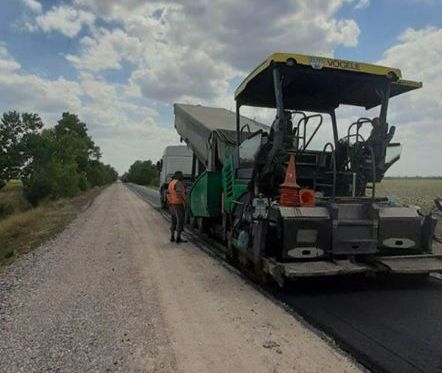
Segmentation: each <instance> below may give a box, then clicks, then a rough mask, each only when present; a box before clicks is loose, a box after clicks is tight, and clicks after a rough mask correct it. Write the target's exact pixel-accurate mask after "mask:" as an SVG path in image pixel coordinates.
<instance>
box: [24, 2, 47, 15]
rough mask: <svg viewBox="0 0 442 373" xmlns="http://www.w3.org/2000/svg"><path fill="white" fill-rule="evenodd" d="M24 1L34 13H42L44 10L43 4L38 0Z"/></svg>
mask: <svg viewBox="0 0 442 373" xmlns="http://www.w3.org/2000/svg"><path fill="white" fill-rule="evenodd" d="M23 3H24V4H25V6H26V7H27V8H29V9H30V10H32V11H33V12H34V13H41V11H42V6H41V4H40V3H39V2H38V1H37V0H23Z"/></svg>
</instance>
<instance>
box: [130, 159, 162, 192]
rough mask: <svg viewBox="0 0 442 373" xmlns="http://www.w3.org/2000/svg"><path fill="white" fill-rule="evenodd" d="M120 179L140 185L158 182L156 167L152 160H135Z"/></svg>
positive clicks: (157, 183) (156, 184)
mask: <svg viewBox="0 0 442 373" xmlns="http://www.w3.org/2000/svg"><path fill="white" fill-rule="evenodd" d="M121 180H122V181H123V182H130V183H135V184H140V185H155V186H158V185H159V183H160V181H159V180H160V179H159V172H158V167H157V166H156V165H155V164H153V163H152V161H150V160H148V161H135V162H134V163H133V164H132V165H131V166H130V168H129V171H128V172H126V173H125V174H124V175H123V176H122V178H121Z"/></svg>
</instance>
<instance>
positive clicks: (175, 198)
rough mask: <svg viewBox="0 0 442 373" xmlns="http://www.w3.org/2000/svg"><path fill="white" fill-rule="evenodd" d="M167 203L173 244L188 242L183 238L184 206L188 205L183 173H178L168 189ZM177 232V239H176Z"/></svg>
mask: <svg viewBox="0 0 442 373" xmlns="http://www.w3.org/2000/svg"><path fill="white" fill-rule="evenodd" d="M167 201H168V203H169V210H170V216H171V217H172V223H171V226H170V241H171V242H176V243H180V242H186V241H185V240H183V239H182V238H181V233H182V232H183V226H184V212H185V211H184V206H185V204H186V186H185V185H184V183H183V173H182V172H181V171H176V172H175V174H174V175H173V178H172V180H171V181H170V183H169V186H168V188H167ZM175 231H176V234H177V236H176V239H175Z"/></svg>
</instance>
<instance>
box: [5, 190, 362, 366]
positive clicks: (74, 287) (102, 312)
mask: <svg viewBox="0 0 442 373" xmlns="http://www.w3.org/2000/svg"><path fill="white" fill-rule="evenodd" d="M0 330H1V338H0V351H2V352H1V353H0V371H1V372H19V371H23V372H32V371H48V370H51V371H63V372H66V371H68V372H79V371H81V372H89V371H98V372H102V371H122V372H129V371H130V372H354V371H359V368H358V366H356V365H355V364H354V363H353V362H352V361H351V360H350V359H349V358H348V357H346V356H344V355H343V354H342V353H341V352H339V351H338V350H336V349H334V348H333V347H332V346H331V345H330V344H328V343H326V342H324V341H323V340H322V339H321V338H320V337H319V336H318V335H316V334H315V333H314V332H312V331H311V330H310V329H308V328H306V327H305V326H304V325H302V324H301V323H300V322H298V321H297V320H296V319H294V318H293V317H292V316H291V315H289V314H288V313H286V312H285V311H284V310H283V309H282V308H280V307H279V306H277V305H276V304H274V303H273V302H271V301H270V300H268V299H267V298H265V297H264V296H263V295H262V294H260V293H258V292H257V291H256V290H254V289H253V288H252V287H250V286H249V285H248V284H247V283H246V282H244V280H242V279H241V278H239V277H238V276H236V275H235V274H233V273H231V272H229V271H228V270H226V269H225V268H224V267H223V266H222V265H220V263H219V262H217V261H216V260H215V259H213V258H211V257H209V256H208V255H207V254H205V253H203V252H201V251H200V250H199V249H198V248H196V247H195V246H193V245H192V244H190V243H185V244H182V245H176V244H173V243H169V242H168V229H167V226H166V222H165V221H164V220H163V218H162V217H161V216H160V215H159V214H158V213H157V212H156V211H155V210H154V209H153V208H152V207H150V206H149V205H147V204H146V203H145V202H143V201H142V200H141V199H139V198H138V197H137V196H136V195H135V194H133V193H132V192H131V191H129V190H128V189H127V188H126V187H124V186H123V185H122V184H114V185H113V186H111V187H109V188H108V189H106V190H105V191H104V192H103V193H102V194H101V195H100V196H99V197H98V198H97V199H96V201H95V202H94V204H93V205H92V206H91V207H90V208H89V209H88V210H87V211H85V212H84V213H83V214H81V215H80V216H79V218H77V219H76V220H75V221H74V222H73V224H71V225H70V226H69V227H68V229H67V230H65V231H64V232H63V233H62V234H60V235H59V236H58V237H57V238H56V239H55V240H54V241H52V242H51V243H49V244H47V245H45V246H42V247H40V248H39V249H37V250H36V251H34V252H33V253H31V254H28V255H25V256H23V257H22V258H20V259H19V260H17V262H16V263H14V264H12V265H11V266H10V267H9V268H7V270H6V271H5V273H4V274H3V275H2V277H1V278H0Z"/></svg>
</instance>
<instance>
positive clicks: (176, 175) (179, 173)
mask: <svg viewBox="0 0 442 373" xmlns="http://www.w3.org/2000/svg"><path fill="white" fill-rule="evenodd" d="M173 177H183V173H182V172H181V171H175V173H174V175H173Z"/></svg>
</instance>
